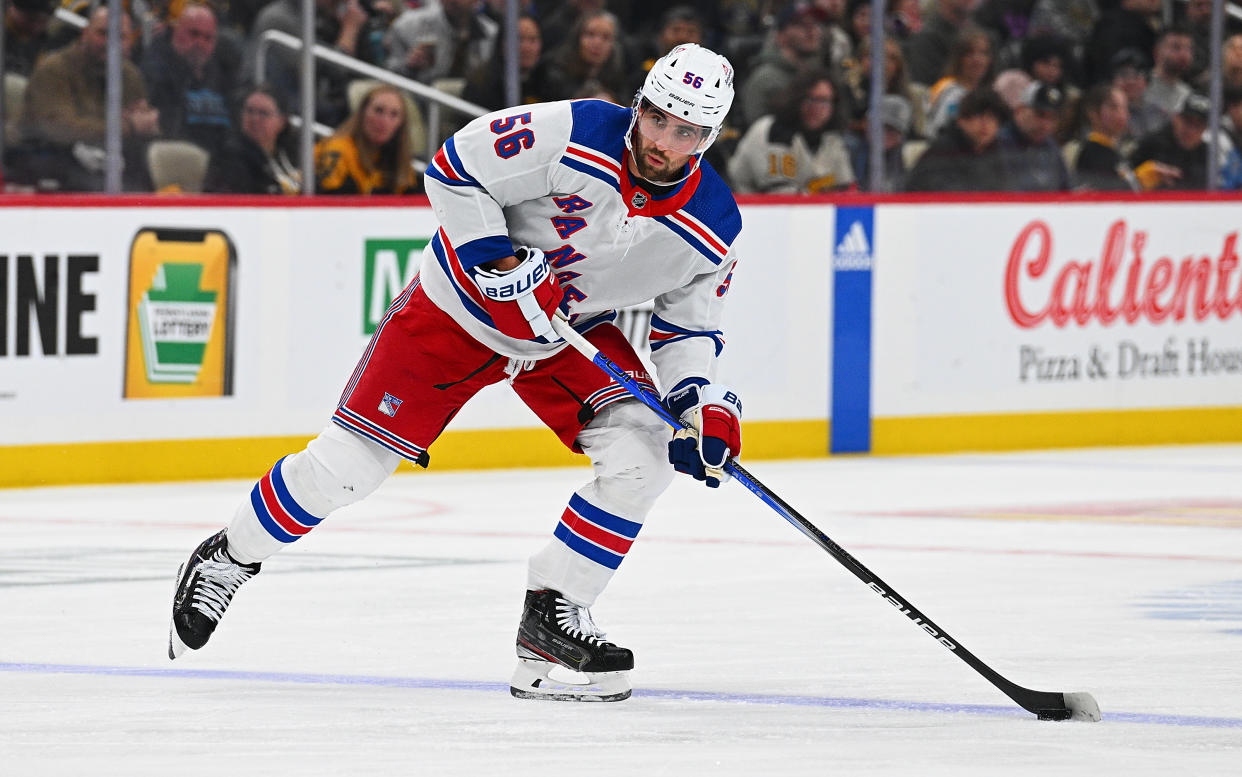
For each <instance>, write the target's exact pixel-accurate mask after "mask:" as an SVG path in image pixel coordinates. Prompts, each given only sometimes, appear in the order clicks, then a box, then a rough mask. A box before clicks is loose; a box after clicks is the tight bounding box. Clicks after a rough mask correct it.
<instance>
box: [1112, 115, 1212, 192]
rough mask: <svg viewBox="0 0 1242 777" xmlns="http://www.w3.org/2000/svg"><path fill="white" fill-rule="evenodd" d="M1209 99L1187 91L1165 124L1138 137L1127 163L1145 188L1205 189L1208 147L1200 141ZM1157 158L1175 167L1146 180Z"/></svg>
mask: <svg viewBox="0 0 1242 777" xmlns="http://www.w3.org/2000/svg"><path fill="white" fill-rule="evenodd" d="M1211 107H1212V103H1211V101H1210V100H1208V98H1206V97H1204V96H1203V95H1201V94H1195V93H1193V92H1192V93H1190V94H1188V95H1186V97H1185V98H1184V99H1183V100H1182V102H1181V104H1180V105H1179V106H1178V107H1177V111H1176V113H1174V114H1173V116H1172V118H1171V119H1170V121H1169V123H1168V125H1167V126H1165V127H1163V128H1161V129H1158V130H1156V131H1155V132H1152V133H1150V134H1148V135H1145V136H1144V137H1142V138H1140V139H1139V142H1138V145H1137V146H1136V147H1135V148H1134V151H1133V152H1131V154H1130V164H1132V165H1133V166H1134V170H1135V173H1136V174H1137V175H1138V176H1139V180H1140V181H1142V182H1143V185H1144V188H1158V189H1192V190H1193V189H1206V188H1207V155H1208V147H1207V144H1206V143H1204V142H1203V133H1204V130H1206V129H1207V123H1208V112H1209V111H1210V110H1211ZM1151 162H1159V163H1161V164H1164V165H1168V166H1170V167H1172V168H1176V170H1175V171H1170V172H1169V173H1168V174H1167V175H1161V176H1159V180H1157V181H1155V182H1154V183H1151V185H1148V184H1149V181H1151V179H1150V178H1149V176H1151V175H1152V173H1150V172H1149V171H1150V170H1153V167H1152V166H1151V165H1150V164H1149V163H1151Z"/></svg>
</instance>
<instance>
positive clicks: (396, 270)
mask: <svg viewBox="0 0 1242 777" xmlns="http://www.w3.org/2000/svg"><path fill="white" fill-rule="evenodd" d="M430 242H431V239H430V238H391V239H388V238H385V239H368V240H367V241H366V243H365V262H364V265H363V277H362V294H363V300H362V333H363V334H365V335H372V334H375V328H376V327H378V326H379V322H380V321H382V320H383V318H384V314H385V313H386V312H387V310H388V306H389V304H391V303H392V301H393V299H394V298H395V297H396V296H397V295H398V294H400V293H401V292H402V290H403V289H405V287H406V286H409V285H410V281H412V280H414V276H415V275H417V274H418V265H419V261H420V260H421V257H422V253H423V249H424V248H425V247H426V246H427V244H428V243H430Z"/></svg>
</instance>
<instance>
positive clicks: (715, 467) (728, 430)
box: [665, 378, 742, 488]
mask: <svg viewBox="0 0 1242 777" xmlns="http://www.w3.org/2000/svg"><path fill="white" fill-rule="evenodd" d="M665 404H666V405H667V406H668V408H669V410H671V411H672V412H673V413H674V414H675V415H677V416H679V417H680V418H681V420H682V421H683V422H685V423H686V424H688V427H687V428H685V429H679V430H678V431H677V432H676V433H675V434H674V435H673V439H672V441H670V442H669V444H668V460H669V462H670V463H671V464H672V465H673V468H674V469H676V470H677V471H678V472H683V473H685V474H687V475H690V476H692V477H694V479H695V480H702V481H703V482H705V483H706V484H707V486H708V487H709V488H717V487H718V486H719V485H720V484H721V483H723V482H725V481H726V480H728V479H729V474H728V473H727V472H725V464H726V463H728V461H729V457H730V456H737V455H738V454H740V453H741V452H742V427H741V419H742V402H741V400H739V399H738V396H737V393H736V392H734V391H731V390H730V389H728V388H726V387H724V386H722V385H720V384H716V383H708V382H706V381H704V380H702V379H696V378H688V379H686V380H683V381H682V382H681V383H679V384H677V387H676V388H674V389H673V390H672V391H670V392H669V394H668V396H667V397H666V398H665Z"/></svg>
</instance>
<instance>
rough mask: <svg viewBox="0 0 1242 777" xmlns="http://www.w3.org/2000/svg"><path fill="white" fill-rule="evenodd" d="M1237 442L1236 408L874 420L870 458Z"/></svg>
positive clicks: (1240, 412)
mask: <svg viewBox="0 0 1242 777" xmlns="http://www.w3.org/2000/svg"><path fill="white" fill-rule="evenodd" d="M1239 441H1242V407H1204V408H1186V409H1177V410H1171V409H1163V408H1151V409H1144V410H1092V411H1082V412H1049V413H998V414H990V415H937V416H918V417H906V418H876V419H874V420H873V421H872V422H871V452H872V453H873V454H882V455H891V454H909V453H950V452H955V451H1009V450H1027V449H1032V448H1075V447H1097V446H1113V445H1168V444H1177V443H1214V442H1239Z"/></svg>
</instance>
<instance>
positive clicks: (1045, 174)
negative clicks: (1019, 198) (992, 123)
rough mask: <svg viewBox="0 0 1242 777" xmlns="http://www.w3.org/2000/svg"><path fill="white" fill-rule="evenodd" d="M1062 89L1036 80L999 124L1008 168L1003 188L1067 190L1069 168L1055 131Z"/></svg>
mask: <svg viewBox="0 0 1242 777" xmlns="http://www.w3.org/2000/svg"><path fill="white" fill-rule="evenodd" d="M1064 108H1065V92H1063V91H1061V89H1059V88H1058V87H1055V86H1047V85H1045V84H1041V83H1039V82H1038V81H1036V82H1035V83H1033V84H1031V85H1030V86H1028V87H1027V88H1026V92H1025V93H1024V94H1023V96H1022V102H1021V103H1020V104H1019V105H1018V107H1017V108H1016V109H1015V110H1014V112H1013V118H1012V119H1010V121H1009V122H1007V123H1006V124H1005V126H1003V127H1001V130H1000V137H999V144H1000V149H1001V157H1002V158H1003V159H1004V162H1005V166H1006V167H1007V168H1008V175H1007V177H1006V181H1007V183H1008V186H1007V187H1006V188H1008V189H1012V190H1014V191H1019V192H1063V191H1069V188H1070V178H1069V171H1068V170H1066V169H1065V158H1064V157H1063V156H1062V155H1061V147H1060V146H1058V145H1057V141H1056V131H1057V126H1058V125H1059V124H1060V122H1061V112H1062V111H1063V110H1064Z"/></svg>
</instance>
